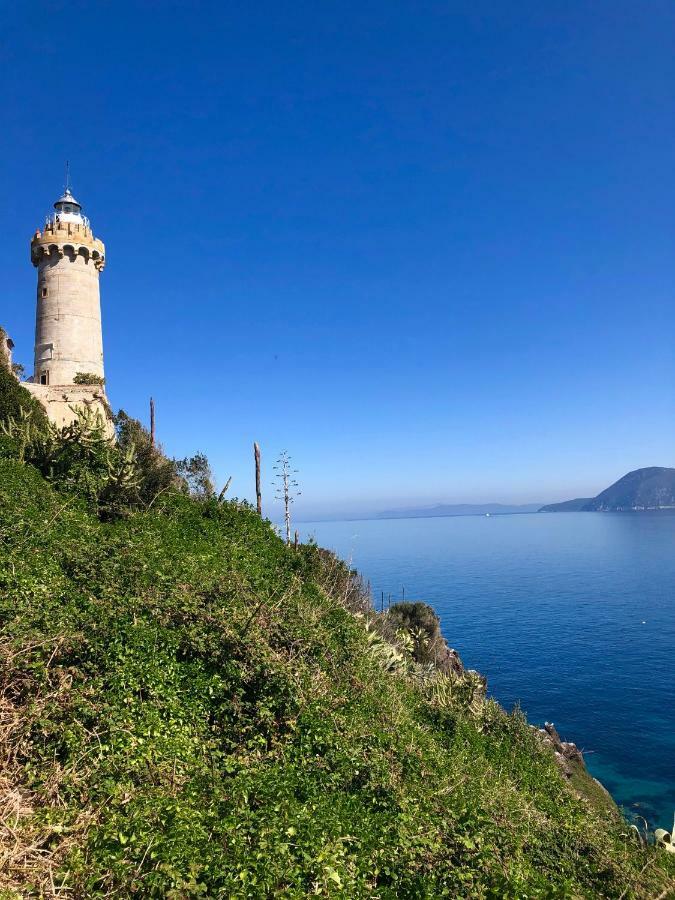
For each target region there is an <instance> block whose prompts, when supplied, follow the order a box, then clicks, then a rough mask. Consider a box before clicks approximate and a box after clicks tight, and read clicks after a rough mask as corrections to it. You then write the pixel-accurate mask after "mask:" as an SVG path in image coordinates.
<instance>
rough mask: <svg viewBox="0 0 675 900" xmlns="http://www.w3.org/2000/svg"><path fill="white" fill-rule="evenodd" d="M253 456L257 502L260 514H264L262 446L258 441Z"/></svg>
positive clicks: (254, 445) (254, 446)
mask: <svg viewBox="0 0 675 900" xmlns="http://www.w3.org/2000/svg"><path fill="white" fill-rule="evenodd" d="M253 456H254V457H255V502H256V506H257V508H258V515H259V516H262V491H261V489H260V447H259V446H258V443H257V441H256V443H254V444H253Z"/></svg>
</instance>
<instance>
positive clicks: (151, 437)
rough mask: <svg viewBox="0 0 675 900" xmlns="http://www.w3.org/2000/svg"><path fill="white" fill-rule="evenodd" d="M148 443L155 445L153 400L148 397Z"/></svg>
mask: <svg viewBox="0 0 675 900" xmlns="http://www.w3.org/2000/svg"><path fill="white" fill-rule="evenodd" d="M150 443H151V444H152V446H153V447H154V446H155V401H154V400H153V399H152V397H151V398H150Z"/></svg>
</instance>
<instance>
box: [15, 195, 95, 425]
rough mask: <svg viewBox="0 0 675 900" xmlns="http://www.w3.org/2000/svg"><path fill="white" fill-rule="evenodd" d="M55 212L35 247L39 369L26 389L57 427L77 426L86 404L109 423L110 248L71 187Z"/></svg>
mask: <svg viewBox="0 0 675 900" xmlns="http://www.w3.org/2000/svg"><path fill="white" fill-rule="evenodd" d="M54 210H55V212H54V213H53V214H52V215H50V216H49V217H48V218H47V220H46V222H45V225H44V229H43V230H42V231H40V230H38V231H36V232H35V235H34V236H33V239H32V241H31V245H30V251H31V253H30V255H31V262H32V263H33V265H34V266H35V267H36V269H37V312H36V321H35V368H34V372H33V377H32V378H31V379H29V383H27V384H26V387H27V388H28V389H29V390H31V392H32V393H33V394H35V396H36V397H37V398H38V399H39V400H40V402H41V403H42V404H43V406H44V407H45V409H46V410H47V415H48V416H49V418H50V419H51V420H52V421H53V422H54V423H55V424H57V425H63V424H67V423H68V422H70V421H72V420H73V418H74V417H75V415H76V413H75V412H74V409H73V406H75V407H77V406H81V405H83V404H84V405H87V406H94V407H96V408H98V409H99V410H100V411H101V412H103V413H104V414H105V418H106V420H108V419H109V412H108V404H107V401H106V399H105V393H104V388H103V335H102V330H101V300H100V294H99V275H100V273H101V272H102V270H103V267H104V265H105V247H104V245H103V242H102V241H100V240H98V238H95V237H94V234H93V232H92V230H91V225H90V223H89V220H88V219H87V218H86V217H85V216H84V215H82V207H81V205H80V204H79V203H78V201H77V200H76V199H75V197H73V195H72V193H71V192H70V188H69V187H66V190H65V192H64V193H63V195H62V196H61V197H59V199H58V200H57V201H56V203H55V204H54ZM82 382H84V383H82Z"/></svg>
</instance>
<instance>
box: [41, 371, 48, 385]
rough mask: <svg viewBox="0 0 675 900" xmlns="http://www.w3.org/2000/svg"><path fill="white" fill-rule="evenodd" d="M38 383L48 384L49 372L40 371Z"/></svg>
mask: <svg viewBox="0 0 675 900" xmlns="http://www.w3.org/2000/svg"><path fill="white" fill-rule="evenodd" d="M40 384H49V372H48V371H47V372H41V373H40Z"/></svg>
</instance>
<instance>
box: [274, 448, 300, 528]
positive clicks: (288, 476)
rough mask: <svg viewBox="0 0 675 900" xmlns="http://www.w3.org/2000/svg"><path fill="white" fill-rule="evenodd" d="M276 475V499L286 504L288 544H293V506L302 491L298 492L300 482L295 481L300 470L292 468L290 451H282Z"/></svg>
mask: <svg viewBox="0 0 675 900" xmlns="http://www.w3.org/2000/svg"><path fill="white" fill-rule="evenodd" d="M272 468H273V469H274V470H275V472H276V473H277V474H276V476H275V477H276V494H275V496H276V498H277V500H283V503H284V523H285V526H286V543H287V544H289V545H290V543H291V504H292V503H293V502H294V501H295V498H296V497H299V496H300V494H301V491H298V490H296V488H297V487H298V482H297V481H296V480H295V477H294V476H295V475H297V472H298V470H297V469H292V468H291V457H290V456H289V455H288V451H286V450H282V451H281V453H280V454H279V457H278V459H277V464H276V466H273V467H272Z"/></svg>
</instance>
